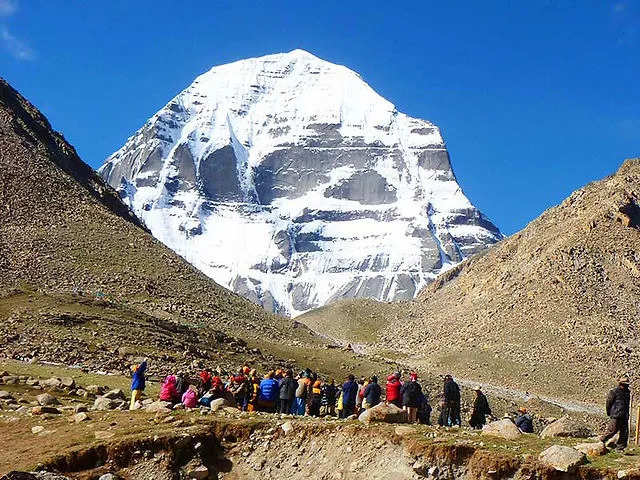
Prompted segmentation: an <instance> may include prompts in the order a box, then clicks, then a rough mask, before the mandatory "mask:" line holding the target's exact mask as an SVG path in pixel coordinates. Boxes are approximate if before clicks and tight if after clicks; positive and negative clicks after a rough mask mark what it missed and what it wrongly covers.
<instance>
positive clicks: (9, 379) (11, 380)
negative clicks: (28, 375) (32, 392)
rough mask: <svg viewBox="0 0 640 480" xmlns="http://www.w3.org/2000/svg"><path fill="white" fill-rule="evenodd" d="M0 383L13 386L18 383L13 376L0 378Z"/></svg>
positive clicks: (16, 378)
mask: <svg viewBox="0 0 640 480" xmlns="http://www.w3.org/2000/svg"><path fill="white" fill-rule="evenodd" d="M2 383H4V384H5V385H15V384H17V383H18V377H17V376H15V375H5V376H4V377H2Z"/></svg>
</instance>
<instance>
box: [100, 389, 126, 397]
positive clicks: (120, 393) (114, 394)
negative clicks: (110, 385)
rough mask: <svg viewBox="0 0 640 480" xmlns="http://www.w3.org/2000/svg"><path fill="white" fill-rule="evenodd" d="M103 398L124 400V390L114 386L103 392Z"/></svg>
mask: <svg viewBox="0 0 640 480" xmlns="http://www.w3.org/2000/svg"><path fill="white" fill-rule="evenodd" d="M102 396H103V397H104V398H109V399H111V400H126V399H127V397H125V395H124V392H123V391H122V390H120V389H119V388H116V389H114V390H109V391H108V392H107V393H105V394H104V395H102Z"/></svg>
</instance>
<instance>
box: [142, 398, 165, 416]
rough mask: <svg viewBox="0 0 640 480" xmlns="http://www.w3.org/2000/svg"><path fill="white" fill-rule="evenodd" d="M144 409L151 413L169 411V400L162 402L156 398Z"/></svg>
mask: <svg viewBox="0 0 640 480" xmlns="http://www.w3.org/2000/svg"><path fill="white" fill-rule="evenodd" d="M144 409H145V410H146V411H147V412H151V413H158V412H161V413H171V402H163V401H162V400H158V401H157V402H153V403H150V404H149V405H147V406H146V407H144Z"/></svg>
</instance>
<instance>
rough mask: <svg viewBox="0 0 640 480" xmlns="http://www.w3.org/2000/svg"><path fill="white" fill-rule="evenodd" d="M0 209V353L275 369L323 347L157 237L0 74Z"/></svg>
mask: <svg viewBox="0 0 640 480" xmlns="http://www.w3.org/2000/svg"><path fill="white" fill-rule="evenodd" d="M0 211H1V212H2V214H1V218H2V221H1V222H0V251H1V254H0V343H2V349H1V351H0V356H6V357H13V358H19V359H28V358H36V359H38V360H46V361H53V362H60V363H66V364H77V365H84V366H87V365H89V366H91V367H92V368H99V369H103V370H116V371H118V370H122V369H124V368H126V365H127V362H128V361H131V360H132V358H134V357H135V356H138V355H143V354H145V355H148V356H151V357H152V358H153V359H154V360H155V363H154V367H153V368H154V369H156V368H158V369H159V368H160V367H159V365H160V364H164V365H176V366H188V365H189V364H190V362H192V361H193V360H196V361H200V362H203V363H205V364H207V365H209V366H211V367H215V366H216V365H233V364H237V363H239V362H244V361H246V360H251V359H253V360H255V364H256V365H257V366H260V364H264V365H269V366H273V362H274V361H276V360H277V359H284V360H289V359H291V360H292V361H293V360H296V359H306V360H310V359H312V358H313V354H312V353H310V351H311V352H313V351H315V350H317V348H318V346H320V345H324V344H325V343H326V342H324V341H322V340H321V339H319V338H317V337H315V336H313V335H312V334H310V333H309V331H308V330H307V329H306V328H304V327H302V326H300V325H298V326H297V327H294V325H293V323H292V322H291V320H289V319H285V318H283V317H278V316H276V315H273V314H270V313H267V312H265V311H264V310H263V309H262V308H260V307H259V306H257V305H255V304H253V303H251V302H249V301H248V300H245V299H244V298H242V297H240V296H239V295H237V294H234V293H232V292H229V291H228V290H226V289H224V288H223V287H221V286H219V285H217V284H216V283H215V282H213V281H212V280H210V279H209V278H208V277H206V276H205V275H204V274H202V273H200V272H199V271H198V270H196V269H195V268H194V267H192V266H191V265H190V264H188V263H187V262H186V261H185V260H183V259H182V258H181V257H179V256H178V255H176V254H175V253H174V252H172V251H171V250H170V249H169V248H167V247H165V246H164V245H162V244H161V243H160V242H158V241H156V240H155V239H154V238H153V237H152V236H151V234H149V233H148V232H147V231H146V230H145V229H144V227H143V226H142V224H141V222H140V221H139V220H138V219H137V218H136V217H135V216H134V215H133V214H132V213H131V212H130V211H129V209H128V208H127V207H126V206H125V205H124V204H123V203H122V202H121V201H120V199H119V198H118V196H117V194H116V193H115V191H114V190H113V189H112V188H111V187H109V186H108V185H106V184H105V183H104V182H103V181H102V179H101V178H100V177H99V176H98V175H97V174H96V173H95V172H94V171H93V170H91V168H90V167H88V166H87V165H86V164H85V163H84V162H83V161H82V160H81V159H80V158H79V157H78V155H77V154H76V152H75V150H74V148H73V147H72V146H71V145H69V144H68V143H67V142H66V141H65V139H64V138H63V137H62V135H60V134H59V133H57V132H55V131H53V130H52V128H51V126H50V125H49V123H48V122H47V120H46V118H45V117H44V116H43V115H42V114H41V113H40V112H39V111H38V110H37V109H36V108H35V107H34V106H33V105H31V104H30V103H29V102H28V101H26V100H25V99H24V98H23V97H22V96H20V94H19V93H18V92H16V91H15V90H14V89H13V88H12V87H11V86H10V85H9V84H8V83H7V82H5V81H4V80H1V79H0ZM254 348H259V349H260V351H259V350H253V349H254ZM339 357H340V354H338V355H337V358H338V360H335V359H332V361H334V360H335V361H337V362H339V361H340V360H339ZM314 362H315V363H316V366H317V367H320V368H322V362H321V361H320V360H315V361H314ZM327 368H329V367H328V366H327Z"/></svg>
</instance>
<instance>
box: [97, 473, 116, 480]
mask: <svg viewBox="0 0 640 480" xmlns="http://www.w3.org/2000/svg"><path fill="white" fill-rule="evenodd" d="M98 480H120V477H119V476H118V475H116V474H114V473H105V474H104V475H102V476H101V477H100V478H99V479H98Z"/></svg>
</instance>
